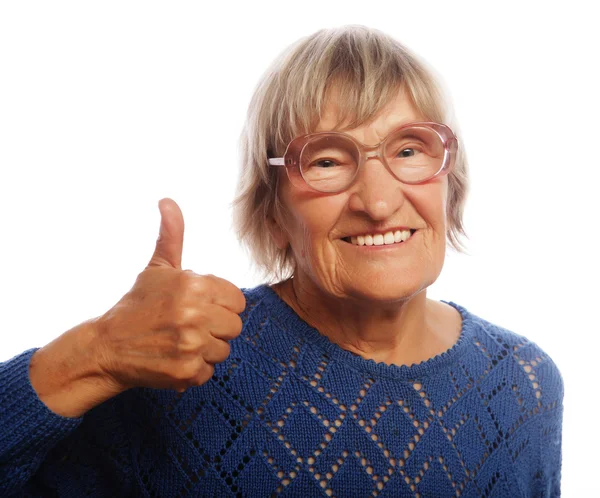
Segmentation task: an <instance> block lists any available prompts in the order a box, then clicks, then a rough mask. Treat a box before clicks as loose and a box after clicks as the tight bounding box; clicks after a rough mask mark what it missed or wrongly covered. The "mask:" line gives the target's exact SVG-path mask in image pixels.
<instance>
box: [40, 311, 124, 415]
mask: <svg viewBox="0 0 600 498" xmlns="http://www.w3.org/2000/svg"><path fill="white" fill-rule="evenodd" d="M96 337H97V330H96V326H95V321H94V320H88V321H86V322H83V323H81V324H80V325H77V326H76V327H73V328H72V329H70V330H68V331H67V332H65V333H64V334H62V335H61V336H59V337H57V338H56V339H55V340H54V341H52V342H50V343H49V344H47V345H46V346H44V347H43V348H41V349H39V350H38V351H36V352H35V353H34V355H33V356H32V358H31V362H30V366H29V376H30V381H31V385H32V386H33V388H34V390H35V391H36V393H37V394H38V397H39V398H40V400H41V401H42V402H43V403H44V404H45V405H46V406H47V407H48V408H49V409H50V410H51V411H53V412H54V413H56V414H58V415H61V416H63V417H70V418H76V417H80V416H82V415H83V414H85V413H86V412H87V411H89V410H91V409H92V408H94V407H95V406H97V405H99V404H100V403H102V402H104V401H106V400H108V399H110V398H112V397H113V396H116V395H117V394H119V392H122V390H123V389H119V388H118V387H117V386H116V385H115V384H114V382H111V379H108V378H107V376H106V374H105V373H104V371H103V370H102V369H101V367H100V365H99V362H98V361H97V358H96V356H97V351H96V350H95V349H96V348H95V344H96Z"/></svg>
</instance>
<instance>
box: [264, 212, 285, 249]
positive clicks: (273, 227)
mask: <svg viewBox="0 0 600 498" xmlns="http://www.w3.org/2000/svg"><path fill="white" fill-rule="evenodd" d="M267 229H268V230H269V233H270V234H271V238H272V239H273V242H275V245H276V246H277V247H278V248H279V249H286V248H287V246H288V245H289V244H290V240H289V237H288V234H287V232H286V231H285V230H284V229H283V228H282V227H281V224H280V223H279V222H278V221H277V220H275V218H273V217H272V216H269V217H268V218H267Z"/></svg>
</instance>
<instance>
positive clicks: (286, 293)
mask: <svg viewBox="0 0 600 498" xmlns="http://www.w3.org/2000/svg"><path fill="white" fill-rule="evenodd" d="M273 290H274V291H275V292H277V294H278V295H279V296H280V297H281V298H282V299H283V300H284V301H285V302H286V303H287V304H288V305H289V306H290V307H291V308H292V309H293V310H294V311H295V312H296V313H297V314H298V315H299V316H300V318H302V319H303V320H304V321H305V322H307V323H308V324H309V325H311V326H312V327H313V328H315V329H317V330H318V331H319V332H320V333H321V334H323V335H325V336H327V337H328V338H329V340H330V341H332V342H333V343H335V344H337V345H339V346H340V347H341V348H343V349H345V350H347V351H351V352H353V353H355V354H357V355H360V356H361V357H363V358H365V359H372V360H374V361H376V362H383V363H387V364H394V365H412V364H413V363H419V362H421V361H425V360H427V359H429V358H431V357H432V356H435V355H436V354H438V353H441V352H442V351H445V350H446V349H448V348H449V347H451V346H452V344H453V343H454V342H455V340H456V339H457V338H458V334H459V333H460V327H459V328H458V332H457V333H455V334H454V336H449V334H447V333H444V329H443V328H442V327H441V326H440V325H442V323H441V322H440V313H439V312H440V307H439V306H445V305H443V303H436V302H434V301H431V300H428V299H427V294H426V290H425V289H424V290H422V291H421V292H419V293H418V294H416V295H413V296H410V297H408V298H406V299H401V300H398V301H395V302H393V303H379V302H372V301H361V300H358V299H353V298H347V299H343V298H342V299H340V298H338V297H337V296H330V295H328V294H326V293H324V292H323V291H322V290H321V289H319V288H318V287H316V286H315V285H314V283H313V282H312V281H310V279H309V278H306V277H304V278H303V277H302V276H296V277H295V278H293V279H289V280H286V281H284V282H280V283H279V284H276V285H274V286H273ZM447 318H448V315H446V319H447ZM446 330H447V324H446Z"/></svg>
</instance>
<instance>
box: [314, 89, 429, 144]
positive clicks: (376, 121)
mask: <svg viewBox="0 0 600 498" xmlns="http://www.w3.org/2000/svg"><path fill="white" fill-rule="evenodd" d="M340 115H341V109H340V105H339V96H338V95H337V94H336V93H335V92H331V96H330V97H329V98H328V99H327V101H326V104H325V107H324V111H323V113H322V117H321V120H320V121H319V123H318V125H317V126H316V128H315V130H314V132H320V131H332V130H340V129H341V130H343V131H344V132H345V133H348V134H351V135H354V134H356V135H363V133H362V132H363V131H365V130H367V129H369V130H372V131H375V132H377V134H378V135H381V134H387V133H388V132H389V131H392V130H393V129H395V128H397V127H399V126H402V125H403V124H406V123H410V122H413V121H426V118H425V117H424V116H423V115H422V114H421V113H420V112H419V111H418V110H417V109H416V108H415V106H414V104H413V103H412V100H411V99H410V98H409V97H408V95H407V93H406V91H405V90H404V89H401V90H399V91H398V93H397V94H396V96H395V97H394V98H393V99H392V100H391V101H390V102H388V104H387V105H386V106H385V107H383V108H382V109H381V110H380V111H379V112H378V113H377V114H376V115H375V116H374V117H373V118H372V119H370V120H369V121H368V122H365V123H363V124H361V125H360V126H358V127H356V128H347V125H348V124H349V123H350V121H349V120H346V121H345V122H340Z"/></svg>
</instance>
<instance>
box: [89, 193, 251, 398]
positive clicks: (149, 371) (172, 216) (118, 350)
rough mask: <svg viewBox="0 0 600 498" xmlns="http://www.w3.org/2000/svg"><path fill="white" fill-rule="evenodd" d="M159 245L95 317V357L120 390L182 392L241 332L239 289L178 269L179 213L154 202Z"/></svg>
mask: <svg viewBox="0 0 600 498" xmlns="http://www.w3.org/2000/svg"><path fill="white" fill-rule="evenodd" d="M159 209H160V214H161V223H160V232H159V237H158V240H157V242H156V249H155V251H154V254H153V255H152V259H151V260H150V263H149V264H148V266H147V267H146V268H145V269H144V271H142V272H141V273H140V274H139V275H138V277H137V279H136V282H135V284H134V286H133V287H132V289H131V290H130V291H129V292H128V293H127V294H125V296H123V298H122V299H121V300H120V301H119V302H118V303H117V304H116V305H115V306H114V307H113V308H111V309H110V310H109V311H107V312H106V313H105V314H104V315H102V316H101V317H98V318H97V319H96V324H97V327H98V328H97V330H98V332H97V339H98V348H97V351H98V362H99V366H100V368H101V370H102V371H103V372H104V373H105V374H106V375H107V376H108V378H109V380H110V381H111V382H112V383H114V384H115V385H116V386H117V388H118V389H119V390H126V389H129V388H131V387H151V388H156V389H176V390H177V391H179V392H182V391H184V390H185V389H186V388H188V387H191V386H198V385H201V384H203V383H205V382H206V381H207V380H208V379H210V378H211V377H212V375H213V373H214V365H215V364H217V363H220V362H222V361H224V360H225V359H226V358H227V357H228V356H229V351H230V347H229V343H228V342H227V341H229V340H231V339H234V338H235V337H237V336H238V335H239V334H240V332H241V331H242V321H241V319H240V317H239V316H238V314H239V313H241V312H242V311H243V310H244V308H245V306H246V301H245V298H244V294H243V293H242V291H241V290H240V289H238V288H237V287H236V286H235V285H233V284H232V283H231V282H228V281H227V280H224V279H222V278H219V277H215V276H214V275H198V274H196V273H194V272H193V271H191V270H182V269H181V258H182V252H183V231H184V223H183V214H182V213H181V210H180V209H179V206H178V205H177V203H176V202H175V201H173V200H172V199H169V198H165V199H162V200H161V201H160V202H159Z"/></svg>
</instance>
